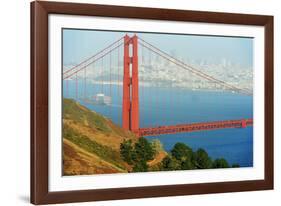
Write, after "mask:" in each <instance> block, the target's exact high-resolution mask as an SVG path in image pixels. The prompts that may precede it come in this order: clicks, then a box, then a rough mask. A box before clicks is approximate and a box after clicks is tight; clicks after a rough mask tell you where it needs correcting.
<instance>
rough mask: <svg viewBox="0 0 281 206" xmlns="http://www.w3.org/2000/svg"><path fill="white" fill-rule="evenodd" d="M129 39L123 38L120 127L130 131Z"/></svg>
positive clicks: (127, 37)
mask: <svg viewBox="0 0 281 206" xmlns="http://www.w3.org/2000/svg"><path fill="white" fill-rule="evenodd" d="M129 41H130V37H129V36H128V35H126V36H125V37H124V75H123V103H122V127H123V128H124V129H127V130H129V129H130V104H131V102H130V57H129V46H130V42H129Z"/></svg>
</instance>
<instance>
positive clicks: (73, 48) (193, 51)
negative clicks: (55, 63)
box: [63, 29, 253, 68]
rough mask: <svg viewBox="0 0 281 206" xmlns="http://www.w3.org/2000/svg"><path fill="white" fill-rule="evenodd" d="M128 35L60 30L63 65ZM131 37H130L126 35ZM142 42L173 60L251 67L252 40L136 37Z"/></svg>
mask: <svg viewBox="0 0 281 206" xmlns="http://www.w3.org/2000/svg"><path fill="white" fill-rule="evenodd" d="M126 33H128V32H111V31H95V30H72V29H64V30H63V63H64V65H66V64H77V63H79V62H81V61H82V60H84V59H86V58H87V57H89V56H92V55H93V54H95V53H96V52H98V51H100V50H101V49H103V48H104V47H106V46H107V45H109V44H110V43H112V42H114V41H116V40H117V39H119V38H121V37H122V36H124V35H125V34H126ZM128 34H131V35H132V33H128ZM137 34H138V36H140V37H141V38H143V39H144V40H146V41H148V42H149V43H152V44H153V45H154V46H156V47H158V48H160V49H162V50H163V51H166V52H168V53H171V52H172V53H173V54H176V55H177V57H183V58H188V59H189V60H196V61H198V60H213V61H216V62H220V61H222V59H227V60H230V61H231V62H233V63H235V64H240V65H241V66H245V67H250V68H252V66H253V39H252V38H239V37H216V36H195V35H182V34H181V35H178V34H157V33H137Z"/></svg>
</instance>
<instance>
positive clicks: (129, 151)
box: [120, 140, 136, 165]
mask: <svg viewBox="0 0 281 206" xmlns="http://www.w3.org/2000/svg"><path fill="white" fill-rule="evenodd" d="M120 154H121V157H122V159H123V160H124V161H125V162H127V163H128V164H129V165H132V164H133V163H134V159H135V156H136V154H135V151H134V148H133V145H132V140H124V141H123V142H122V143H121V144H120Z"/></svg>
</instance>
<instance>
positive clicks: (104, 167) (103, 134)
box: [63, 99, 166, 175]
mask: <svg viewBox="0 0 281 206" xmlns="http://www.w3.org/2000/svg"><path fill="white" fill-rule="evenodd" d="M125 139H126V140H128V139H131V140H132V142H136V141H137V140H138V137H137V136H135V134H133V133H132V132H130V131H126V130H123V129H122V128H121V127H119V126H117V125H115V124H114V123H113V122H112V121H111V120H110V119H107V118H106V117H104V116H102V115H100V114H98V113H96V112H94V111H91V110H89V109H88V108H86V107H84V106H82V105H80V104H79V103H77V102H76V101H74V100H71V99H64V100H63V168H64V175H87V174H105V173H120V172H123V173H125V172H128V171H130V170H131V169H132V168H131V166H130V165H128V164H127V163H126V162H124V161H123V160H122V158H121V156H120V144H121V143H122V142H123V141H124V140H125ZM165 156H166V152H164V151H161V152H159V154H158V155H157V156H156V157H155V159H154V160H153V161H151V163H150V166H151V167H153V166H154V165H157V164H158V163H159V162H160V161H161V160H162V159H163V158H164V157H165Z"/></svg>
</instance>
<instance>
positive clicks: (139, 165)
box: [133, 160, 148, 172]
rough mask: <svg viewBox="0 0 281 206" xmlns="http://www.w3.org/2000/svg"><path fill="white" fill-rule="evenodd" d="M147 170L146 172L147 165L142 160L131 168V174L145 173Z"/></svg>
mask: <svg viewBox="0 0 281 206" xmlns="http://www.w3.org/2000/svg"><path fill="white" fill-rule="evenodd" d="M147 170H148V165H147V164H146V161H144V160H140V161H139V162H136V163H135V165H134V167H133V172H147Z"/></svg>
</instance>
